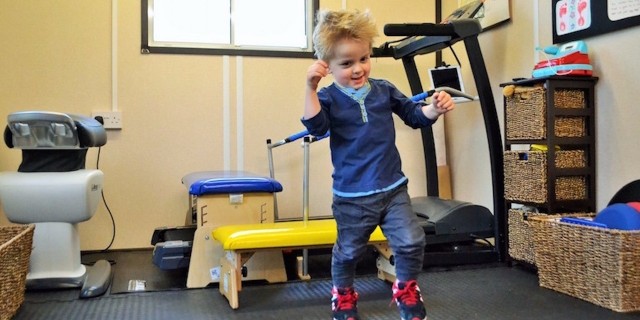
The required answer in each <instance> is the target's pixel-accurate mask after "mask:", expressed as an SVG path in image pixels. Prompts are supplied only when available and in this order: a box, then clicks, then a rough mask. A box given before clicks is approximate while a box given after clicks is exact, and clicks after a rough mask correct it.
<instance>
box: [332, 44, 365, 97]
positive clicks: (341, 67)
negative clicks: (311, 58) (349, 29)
mask: <svg viewBox="0 0 640 320" xmlns="http://www.w3.org/2000/svg"><path fill="white" fill-rule="evenodd" d="M370 46H371V45H370V44H369V43H368V42H362V41H358V40H354V39H342V40H340V41H338V43H337V44H336V46H335V47H334V50H335V51H334V55H333V58H332V59H331V60H330V61H328V63H329V72H331V74H333V78H334V80H335V81H336V82H337V83H338V84H339V85H341V86H343V87H347V88H354V89H359V88H361V87H362V86H364V85H365V83H367V81H368V79H369V71H371V49H370Z"/></svg>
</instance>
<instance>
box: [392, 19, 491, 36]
mask: <svg viewBox="0 0 640 320" xmlns="http://www.w3.org/2000/svg"><path fill="white" fill-rule="evenodd" d="M480 32H482V26H481V25H480V21H478V19H459V20H453V21H450V22H449V23H431V22H425V23H390V24H386V25H385V26H384V34H385V35H387V36H404V37H406V36H450V37H453V38H465V37H468V36H472V35H477V34H479V33H480Z"/></svg>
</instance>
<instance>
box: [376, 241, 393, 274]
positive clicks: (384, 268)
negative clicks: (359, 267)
mask: <svg viewBox="0 0 640 320" xmlns="http://www.w3.org/2000/svg"><path fill="white" fill-rule="evenodd" d="M373 246H374V247H375V248H376V251H378V253H379V255H378V258H377V259H376V266H377V267H378V279H380V280H385V281H389V282H395V281H396V267H395V266H394V264H392V262H391V260H392V258H393V252H392V251H391V248H390V247H389V245H388V244H386V243H376V244H374V245H373Z"/></svg>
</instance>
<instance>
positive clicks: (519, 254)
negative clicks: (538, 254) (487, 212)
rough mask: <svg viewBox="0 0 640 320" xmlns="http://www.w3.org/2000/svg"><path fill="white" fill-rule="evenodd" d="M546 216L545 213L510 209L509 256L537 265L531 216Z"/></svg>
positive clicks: (508, 219)
mask: <svg viewBox="0 0 640 320" xmlns="http://www.w3.org/2000/svg"><path fill="white" fill-rule="evenodd" d="M538 215H542V216H546V215H545V214H544V213H537V212H528V211H523V210H518V209H509V212H508V217H507V224H508V228H509V257H511V258H512V259H515V260H518V261H523V262H527V263H530V264H532V265H535V264H536V262H535V255H534V254H535V253H534V251H533V229H532V228H531V226H530V225H529V217H534V216H538Z"/></svg>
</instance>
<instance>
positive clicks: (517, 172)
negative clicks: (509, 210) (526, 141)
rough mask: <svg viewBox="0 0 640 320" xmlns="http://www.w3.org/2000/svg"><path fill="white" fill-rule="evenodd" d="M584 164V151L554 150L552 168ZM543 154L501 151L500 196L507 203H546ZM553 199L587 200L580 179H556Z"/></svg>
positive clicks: (574, 177)
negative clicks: (502, 174)
mask: <svg viewBox="0 0 640 320" xmlns="http://www.w3.org/2000/svg"><path fill="white" fill-rule="evenodd" d="M585 165H586V156H585V152H584V150H566V151H556V159H555V166H556V168H581V167H584V166H585ZM547 183H548V181H547V153H546V152H544V151H505V152H504V190H505V191H504V196H505V199H507V200H511V201H523V202H532V203H546V202H547V200H548V199H547ZM555 187H556V199H557V200H581V199H586V197H587V182H586V178H585V177H584V176H564V177H557V178H556V181H555Z"/></svg>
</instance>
